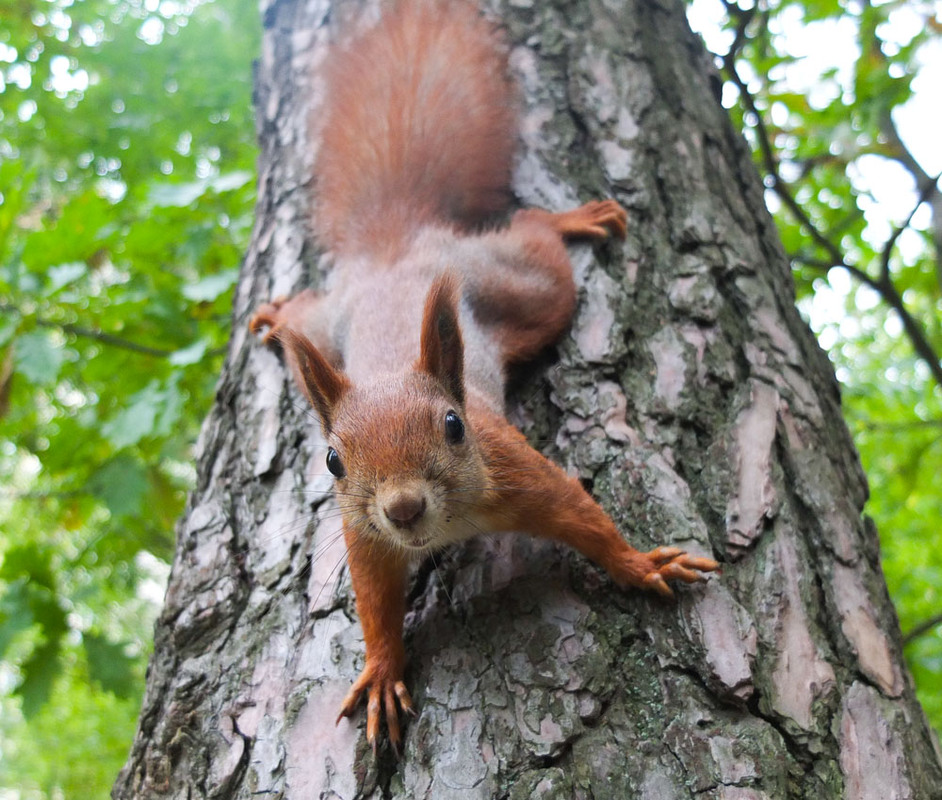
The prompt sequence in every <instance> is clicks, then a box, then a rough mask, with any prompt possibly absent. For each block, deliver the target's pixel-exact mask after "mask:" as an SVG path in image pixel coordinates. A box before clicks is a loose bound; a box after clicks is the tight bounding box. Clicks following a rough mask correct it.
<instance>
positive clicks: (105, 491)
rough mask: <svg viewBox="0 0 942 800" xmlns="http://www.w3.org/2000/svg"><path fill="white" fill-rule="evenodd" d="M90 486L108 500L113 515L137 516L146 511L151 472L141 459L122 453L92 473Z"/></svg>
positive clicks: (98, 494) (106, 503)
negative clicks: (148, 473)
mask: <svg viewBox="0 0 942 800" xmlns="http://www.w3.org/2000/svg"><path fill="white" fill-rule="evenodd" d="M88 488H89V489H90V490H91V491H92V492H93V493H94V494H95V495H97V496H98V497H100V498H101V499H102V500H103V501H104V503H105V505H107V506H108V510H109V511H111V514H112V516H113V517H118V518H120V517H128V516H135V515H138V514H140V513H141V511H142V510H143V505H144V497H145V496H146V494H147V488H148V487H147V473H146V471H145V470H144V467H143V466H141V464H140V462H139V461H137V460H136V459H134V458H131V456H128V455H120V456H118V457H117V458H115V459H113V460H112V461H109V462H108V463H107V464H105V465H104V466H103V467H102V468H101V469H100V470H98V472H96V473H95V474H94V475H93V476H92V478H91V480H90V481H89V484H88Z"/></svg>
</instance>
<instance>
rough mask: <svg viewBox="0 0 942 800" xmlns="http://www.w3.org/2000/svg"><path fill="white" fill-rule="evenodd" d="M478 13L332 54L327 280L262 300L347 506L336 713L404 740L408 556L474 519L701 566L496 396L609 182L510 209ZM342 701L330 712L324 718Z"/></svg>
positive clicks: (463, 7) (605, 205) (496, 82)
mask: <svg viewBox="0 0 942 800" xmlns="http://www.w3.org/2000/svg"><path fill="white" fill-rule="evenodd" d="M502 51H503V47H502V45H501V44H500V43H499V42H498V41H497V39H496V38H495V35H494V33H493V31H492V29H491V26H489V25H488V24H486V23H485V22H483V21H482V19H481V18H480V17H479V15H478V14H477V12H476V11H475V10H474V9H473V8H472V7H471V6H470V5H467V4H466V3H464V2H461V0H411V1H409V0H405V1H404V2H399V3H397V4H396V5H395V6H393V9H392V10H391V11H390V12H388V13H387V15H386V16H385V17H384V18H383V19H382V20H381V22H380V23H379V25H377V26H376V27H375V28H373V29H371V30H369V31H367V32H366V33H363V34H360V35H359V36H357V37H354V38H353V39H351V40H348V41H346V42H344V43H343V44H342V45H340V46H338V47H337V48H336V49H335V50H334V52H333V54H332V55H331V56H330V57H329V58H328V60H327V64H326V67H325V75H326V80H327V85H328V88H327V98H326V102H325V112H324V114H325V116H324V118H323V129H322V131H321V134H320V135H321V148H320V151H319V154H318V168H317V187H318V192H319V203H318V214H319V219H320V222H321V229H322V231H323V233H324V236H325V238H326V240H327V242H328V244H329V245H330V246H331V247H333V248H334V250H335V251H336V255H337V259H336V264H335V271H336V275H335V280H334V283H333V287H332V289H331V292H330V294H329V295H317V294H315V293H313V292H311V291H309V290H308V291H305V292H302V293H300V294H299V295H297V296H296V297H294V298H292V299H290V300H276V301H274V302H272V303H265V304H263V305H262V306H260V307H259V309H258V311H257V313H256V315H255V316H254V317H253V319H252V321H251V323H250V325H251V328H252V330H253V331H256V332H257V331H259V330H260V329H261V328H262V327H266V326H267V327H270V328H271V331H270V333H269V334H268V336H267V337H266V341H272V342H275V341H277V342H280V343H281V344H282V346H283V347H284V350H285V353H286V356H287V360H288V363H289V365H290V367H291V371H292V374H293V375H294V378H295V380H296V382H297V383H298V385H299V386H300V387H301V389H302V391H304V393H305V395H306V396H307V397H308V399H309V400H310V402H311V404H312V405H313V406H314V407H315V408H316V409H317V411H318V414H319V416H320V418H321V423H322V426H323V428H324V433H325V435H326V437H327V441H328V444H329V446H330V451H329V453H330V454H329V456H328V468H330V469H331V471H332V472H334V474H335V475H336V478H337V487H338V503H339V505H340V506H341V509H342V511H343V513H344V534H345V538H346V542H347V548H348V563H349V566H350V574H351V578H352V581H353V588H354V591H355V593H356V601H357V611H358V613H359V616H360V620H361V623H362V625H363V636H364V640H365V643H366V664H365V666H364V669H363V673H362V674H361V676H360V678H359V679H358V680H357V681H356V683H355V684H354V685H353V687H352V688H351V690H350V693H349V694H348V695H347V697H346V699H345V700H344V702H343V705H342V707H341V710H340V717H345V716H350V715H351V714H353V712H354V710H355V708H356V706H357V704H358V703H359V701H360V699H361V698H362V697H363V696H366V698H367V727H366V730H367V738H368V740H369V741H370V742H371V744H372V745H373V747H374V748H375V747H376V742H377V740H378V736H379V731H380V727H381V722H382V720H383V719H384V718H385V720H386V725H387V730H388V733H389V740H390V742H391V743H392V745H393V747H394V748H396V749H397V750H398V747H399V742H400V737H401V731H400V723H399V713H400V710H402V711H406V712H411V711H412V701H411V698H410V697H409V693H408V691H407V689H406V687H405V683H404V682H403V673H404V669H405V651H404V648H403V643H402V624H403V617H404V614H405V595H406V588H407V583H408V567H409V564H410V562H412V561H413V560H414V559H416V558H420V557H423V556H424V555H426V554H428V553H429V552H431V551H433V550H434V549H436V548H439V547H442V546H444V545H446V544H448V543H449V542H453V541H459V540H461V539H464V538H467V537H468V536H471V535H474V534H476V533H479V532H481V531H508V530H518V531H526V532H529V533H531V534H533V535H535V536H543V537H547V538H550V539H554V540H556V541H561V542H565V543H567V544H569V545H571V546H572V547H574V548H576V549H577V550H579V551H581V552H582V553H584V554H585V555H586V556H588V557H589V558H591V559H593V560H594V561H595V562H597V563H598V564H600V565H601V566H603V567H604V568H605V569H606V570H607V571H608V572H609V573H610V574H611V576H612V577H613V579H614V580H616V581H617V582H618V583H619V584H620V585H622V586H635V587H643V588H647V589H652V590H654V591H657V592H660V593H661V594H664V595H670V594H671V590H670V588H669V587H668V584H667V581H668V580H680V581H685V582H693V581H698V580H702V579H703V575H702V573H704V572H709V571H711V570H713V569H715V568H716V566H717V565H716V563H715V562H713V561H712V560H710V559H702V558H695V557H692V556H689V555H687V554H686V553H683V552H682V551H680V550H678V549H676V548H658V549H656V550H654V551H652V552H650V553H640V552H638V551H637V550H635V549H634V548H633V547H631V545H629V544H628V543H627V542H626V541H625V540H624V539H623V538H622V536H621V535H620V534H619V532H618V530H617V529H616V527H615V525H614V523H613V522H612V520H611V519H610V518H609V517H608V516H607V515H606V514H605V512H604V511H603V510H602V509H601V508H600V507H599V505H598V504H597V503H596V502H595V501H594V500H593V499H592V498H591V497H590V496H589V495H588V494H587V493H586V491H585V490H584V489H583V488H582V486H581V485H580V484H579V482H578V481H576V480H574V479H572V478H569V477H568V476H566V474H565V473H564V472H563V471H562V470H561V469H560V468H559V467H557V466H556V465H554V464H552V463H551V462H549V461H548V460H546V459H545V458H544V457H543V456H542V455H540V454H539V453H537V452H536V451H535V450H533V449H532V448H531V447H529V445H527V443H526V441H525V439H524V438H523V436H522V435H521V434H520V433H519V432H518V431H517V430H516V429H514V428H513V426H511V425H510V423H509V422H507V420H506V419H505V418H504V417H503V415H502V411H501V409H502V400H503V385H504V377H505V376H504V372H505V369H506V367H507V365H508V364H511V363H513V362H517V361H521V360H524V359H527V358H530V357H532V356H533V355H534V354H536V353H537V352H539V351H540V350H541V349H542V348H544V347H546V346H547V345H548V344H551V343H552V342H554V341H555V340H556V339H557V338H558V337H559V336H560V335H561V334H562V332H563V331H564V330H565V328H566V327H567V326H568V324H569V321H570V318H571V316H572V312H573V308H574V306H575V298H576V294H575V285H574V283H573V279H572V267H571V264H570V262H569V257H568V255H567V252H566V248H565V241H566V240H569V239H572V238H589V239H604V238H606V237H608V236H610V235H615V236H619V237H624V235H625V224H626V215H625V212H624V210H623V209H622V208H621V207H620V206H619V205H618V204H617V203H616V202H615V201H613V200H605V201H601V202H592V203H587V204H586V205H584V206H581V207H580V208H577V209H574V210H571V211H565V212H561V213H552V212H549V211H544V210H541V209H527V210H523V211H518V212H517V213H516V214H515V215H514V216H513V219H512V220H511V223H510V225H509V227H507V228H505V229H503V230H495V231H491V232H484V233H476V232H475V228H476V227H477V226H478V225H480V223H481V222H483V221H484V220H485V219H486V218H487V217H488V216H489V215H491V214H492V213H493V212H494V211H496V210H499V209H500V208H502V207H503V204H504V203H505V200H506V198H507V197H509V195H510V188H509V180H510V162H511V156H512V151H513V145H514V140H515V135H514V129H513V119H514V112H513V104H512V102H511V99H512V96H513V90H512V89H511V88H510V86H509V84H508V83H507V80H506V64H505V60H504V56H503V55H502ZM338 719H339V718H338Z"/></svg>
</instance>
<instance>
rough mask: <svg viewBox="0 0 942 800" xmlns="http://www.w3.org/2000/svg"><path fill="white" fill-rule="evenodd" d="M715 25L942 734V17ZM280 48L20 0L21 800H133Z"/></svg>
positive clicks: (715, 43)
mask: <svg viewBox="0 0 942 800" xmlns="http://www.w3.org/2000/svg"><path fill="white" fill-rule="evenodd" d="M690 8H691V16H692V19H693V20H694V23H695V26H697V27H700V28H701V29H702V31H703V33H704V35H705V36H706V38H707V42H708V45H709V46H710V47H711V48H712V49H713V51H714V52H715V53H717V56H718V66H719V67H720V70H721V73H722V76H723V78H724V80H725V86H724V92H723V94H724V103H725V104H726V105H727V106H728V107H729V108H730V110H731V113H732V114H733V116H734V119H735V121H736V122H737V123H738V124H739V125H740V126H741V127H742V129H743V130H744V132H745V134H746V136H747V137H748V138H749V141H750V142H751V144H752V145H753V147H754V150H755V152H756V159H757V163H758V164H759V167H760V169H761V170H762V171H763V173H764V174H765V175H766V176H767V179H766V185H767V186H768V187H769V188H768V202H769V205H770V207H771V208H772V209H773V211H774V212H775V214H776V219H777V221H778V223H779V226H780V229H781V231H782V237H783V241H784V243H785V247H786V249H787V250H788V252H789V254H790V255H791V257H792V259H793V263H794V266H795V275H796V281H797V284H798V291H799V296H800V302H801V305H802V307H803V308H804V309H805V311H806V312H807V314H808V315H809V317H810V319H811V321H812V324H813V325H814V326H815V328H816V330H817V332H818V334H819V337H820V339H821V341H822V343H823V344H824V345H825V346H826V347H827V348H828V350H829V352H830V354H831V357H832V360H833V362H834V364H835V367H836V368H837V371H838V376H839V377H840V379H841V381H842V383H843V386H844V399H845V408H846V412H847V416H848V419H849V421H850V424H851V426H852V428H853V430H854V433H855V436H856V440H857V443H858V447H859V448H860V450H861V454H862V458H863V461H864V465H865V467H866V468H867V471H868V474H869V475H870V480H871V486H872V495H873V497H872V499H871V504H870V513H871V514H872V515H873V516H874V518H875V519H876V521H877V524H878V527H879V528H880V533H881V538H882V541H883V547H884V559H885V568H886V573H887V579H888V582H889V584H890V590H891V592H892V594H893V596H894V599H895V600H896V603H897V607H898V610H899V613H900V618H901V623H902V627H903V631H904V633H909V634H910V635H911V638H910V639H909V643H908V645H907V651H906V653H907V656H908V659H909V663H910V666H911V668H912V670H913V673H914V675H915V676H916V680H917V684H918V687H919V692H920V697H921V699H922V701H923V704H924V705H925V707H926V709H927V711H928V712H929V714H930V717H931V719H932V720H933V722H934V724H935V726H936V728H937V729H939V728H942V692H940V691H939V688H940V686H942V619H940V616H939V615H940V612H942V602H940V588H939V587H942V547H940V546H939V545H940V544H942V541H940V540H942V532H940V531H939V521H940V520H942V490H940V489H939V485H938V478H936V477H935V475H936V474H937V473H939V472H942V443H940V438H942V389H940V386H942V365H940V362H939V355H940V353H942V330H940V328H942V321H940V320H942V315H940V310H942V299H940V293H942V269H940V261H939V249H940V247H942V195H940V192H939V188H938V172H939V171H940V170H942V168H940V166H939V164H937V163H936V164H933V163H931V162H930V159H931V158H934V157H936V156H935V155H932V154H929V155H926V154H924V153H923V152H922V150H921V149H920V147H921V145H920V144H919V142H918V140H916V139H914V138H912V136H913V133H912V132H913V131H914V129H917V128H919V127H920V125H921V126H922V127H925V128H929V129H930V130H932V131H935V132H937V131H938V130H939V129H940V128H942V124H936V125H932V124H927V123H925V122H923V123H919V122H918V120H917V121H916V122H915V123H914V122H911V121H910V120H911V119H912V117H913V113H914V112H913V103H914V100H913V96H914V94H916V95H918V89H919V88H920V83H921V84H923V85H926V86H927V87H928V86H929V85H933V79H932V77H931V73H932V72H933V71H935V74H936V77H935V80H934V85H935V86H938V85H939V83H940V80H942V79H940V77H939V75H938V73H939V71H940V67H939V65H940V64H942V37H940V35H939V33H940V20H939V18H938V9H937V8H934V7H933V5H932V4H931V3H921V2H889V3H885V4H883V5H879V6H871V5H869V4H867V3H865V2H860V3H856V4H851V3H845V4H843V5H841V4H839V3H838V2H837V0H830V1H829V2H818V1H817V0H815V2H788V1H787V0H786V1H784V2H775V3H763V4H758V5H756V4H755V3H753V2H742V3H740V4H734V3H723V2H722V0H693V2H692V4H691V6H690ZM704 16H706V17H709V18H710V22H709V24H708V25H707V24H703V25H701V23H700V22H699V21H698V20H701V19H703V18H704ZM259 34H260V25H259V22H258V19H257V8H256V6H255V3H254V2H249V0H229V2H227V3H225V4H223V3H211V2H204V1H203V0H179V1H178V0H77V1H76V0H43V2H39V3H35V4H34V3H29V2H25V1H22V0H21V1H20V2H12V3H9V4H7V5H6V6H5V8H4V19H3V23H2V27H0V557H2V562H0V755H2V758H0V797H23V798H27V797H28V798H52V797H75V798H88V797H105V796H106V795H107V793H108V789H109V787H110V784H111V782H112V781H113V779H114V776H115V775H116V773H117V771H118V769H119V768H120V766H121V765H122V763H123V761H124V759H125V756H126V754H127V750H128V747H129V744H130V739H131V737H132V735H133V731H134V723H135V718H136V715H137V713H138V710H139V708H140V693H141V691H142V688H143V673H144V669H145V666H146V660H147V656H148V654H149V646H150V645H149V640H150V636H151V630H152V621H153V618H154V616H155V614H156V610H157V607H158V604H159V603H160V599H161V596H162V591H163V588H162V587H163V582H164V580H165V576H166V572H167V568H168V567H167V564H168V563H169V559H170V556H171V552H172V546H173V523H174V520H175V519H176V518H177V516H178V515H179V514H180V512H181V510H182V507H183V503H184V500H185V494H186V491H187V489H188V488H189V487H190V486H191V485H192V481H193V479H194V474H193V469H192V455H191V452H192V447H193V444H194V442H195V439H196V436H197V434H198V430H199V425H200V422H201V420H202V418H203V416H204V415H205V413H206V410H207V409H208V406H209V402H210V399H211V396H212V392H213V387H214V385H215V381H216V376H217V374H218V372H219V369H220V364H221V357H222V356H221V353H222V350H223V348H224V347H225V344H226V341H227V339H228V336H229V331H230V325H231V320H230V314H229V309H230V306H231V290H232V286H233V285H234V283H235V280H236V276H237V268H238V263H239V260H240V258H241V254H242V253H243V251H244V250H245V248H246V246H247V243H248V237H249V231H250V227H251V220H252V204H253V201H254V161H255V154H256V150H255V128H254V124H253V121H252V115H251V102H250V99H251V60H252V58H253V57H254V55H255V54H256V52H257V49H258V42H259ZM838 42H840V46H838ZM914 90H915V91H914ZM917 112H918V110H917ZM936 113H938V109H936ZM936 138H937V133H936ZM934 149H936V150H937V149H938V148H937V147H936V148H934ZM887 187H891V188H889V189H888V188H887ZM888 198H889V199H888Z"/></svg>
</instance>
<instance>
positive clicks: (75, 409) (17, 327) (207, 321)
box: [0, 0, 260, 798]
mask: <svg viewBox="0 0 942 800" xmlns="http://www.w3.org/2000/svg"><path fill="white" fill-rule="evenodd" d="M259 40H260V24H259V21H258V11H257V5H256V4H255V3H253V2H249V1H248V0H230V2H227V3H204V2H202V1H201V0H80V1H79V2H73V0H49V1H48V2H45V1H44V2H11V3H5V4H4V9H3V18H2V23H0V554H2V562H0V660H2V661H0V751H2V758H0V787H6V788H7V789H8V791H9V793H10V794H12V796H16V797H30V798H32V797H37V798H39V797H43V798H46V797H49V798H51V797H62V796H65V797H76V798H79V797H81V798H89V797H105V796H107V794H108V790H109V787H110V785H111V783H112V782H113V780H114V777H115V775H116V774H117V771H118V770H119V769H120V767H121V765H122V763H123V761H124V759H125V757H126V755H127V751H128V748H129V745H130V740H131V737H132V736H133V733H134V724H135V721H136V717H137V714H138V712H139V709H140V700H141V692H142V689H143V674H144V669H145V667H146V663H147V656H148V653H149V647H150V639H151V636H152V629H153V620H154V617H155V614H156V610H157V608H158V606H159V603H160V600H161V597H162V594H163V584H164V581H165V577H166V573H167V570H168V566H167V565H168V564H169V560H170V557H171V555H172V548H173V524H174V521H175V520H176V518H177V517H178V516H179V515H180V513H181V511H182V508H183V503H184V500H185V496H186V491H187V489H188V488H189V487H190V486H191V484H192V482H193V476H194V471H193V466H192V447H193V443H194V441H195V439H196V437H197V434H198V432H199V425H200V422H201V420H202V418H203V417H204V415H205V413H206V411H207V409H208V407H209V402H210V399H211V397H212V392H213V387H214V384H215V382H216V379H217V376H218V373H219V370H220V365H221V359H222V352H223V350H224V348H225V345H226V342H227V339H228V336H229V328H230V308H231V289H232V286H233V285H234V284H235V280H236V277H237V272H238V266H239V261H240V258H241V256H242V253H243V252H244V251H245V249H246V246H247V243H248V238H249V233H250V228H251V224H252V211H253V202H254V195H255V185H254V170H255V153H256V150H255V127H254V122H253V117H252V111H251V61H252V58H253V57H254V55H255V54H256V53H257V51H258V47H259ZM14 790H15V792H14ZM0 795H2V791H0ZM2 796H7V795H2Z"/></svg>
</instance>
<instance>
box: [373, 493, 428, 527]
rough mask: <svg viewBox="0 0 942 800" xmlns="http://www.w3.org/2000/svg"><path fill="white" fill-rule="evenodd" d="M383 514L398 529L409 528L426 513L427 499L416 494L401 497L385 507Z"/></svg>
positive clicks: (392, 500)
mask: <svg viewBox="0 0 942 800" xmlns="http://www.w3.org/2000/svg"><path fill="white" fill-rule="evenodd" d="M383 513H384V514H385V515H386V517H387V518H388V519H389V521H390V522H391V523H392V524H393V525H395V526H396V527H397V528H408V527H410V526H412V525H414V524H415V523H416V522H418V521H419V519H420V518H421V517H422V515H423V514H424V513H425V498H424V497H423V496H422V495H416V494H403V495H399V496H398V497H395V498H393V499H391V500H390V501H389V502H388V503H387V504H386V505H385V506H383Z"/></svg>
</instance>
